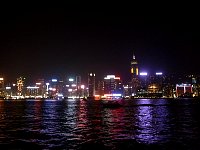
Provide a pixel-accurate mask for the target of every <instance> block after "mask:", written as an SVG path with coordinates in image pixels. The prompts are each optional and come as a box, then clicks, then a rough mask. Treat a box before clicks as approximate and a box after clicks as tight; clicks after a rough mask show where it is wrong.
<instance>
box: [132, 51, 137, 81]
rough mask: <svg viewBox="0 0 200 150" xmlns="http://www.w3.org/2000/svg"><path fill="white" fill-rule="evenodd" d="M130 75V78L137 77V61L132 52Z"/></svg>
mask: <svg viewBox="0 0 200 150" xmlns="http://www.w3.org/2000/svg"><path fill="white" fill-rule="evenodd" d="M131 75H132V78H136V77H138V62H137V60H136V59H135V55H134V54H133V59H132V61H131Z"/></svg>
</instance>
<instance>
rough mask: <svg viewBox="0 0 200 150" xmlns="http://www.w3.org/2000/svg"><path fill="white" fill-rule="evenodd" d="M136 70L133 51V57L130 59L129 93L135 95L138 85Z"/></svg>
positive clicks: (136, 64)
mask: <svg viewBox="0 0 200 150" xmlns="http://www.w3.org/2000/svg"><path fill="white" fill-rule="evenodd" d="M138 72H139V70H138V62H137V60H136V59H135V55H134V53H133V59H132V61H131V95H135V94H136V92H137V89H138V87H139V79H138V74H139V73H138Z"/></svg>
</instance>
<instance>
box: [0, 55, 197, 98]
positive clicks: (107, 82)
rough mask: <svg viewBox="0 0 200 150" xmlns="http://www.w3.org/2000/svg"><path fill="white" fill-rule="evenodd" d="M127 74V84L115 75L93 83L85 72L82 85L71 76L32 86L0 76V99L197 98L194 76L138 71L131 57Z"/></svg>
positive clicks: (94, 77)
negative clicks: (5, 79)
mask: <svg viewBox="0 0 200 150" xmlns="http://www.w3.org/2000/svg"><path fill="white" fill-rule="evenodd" d="M130 75H131V78H130V80H129V82H127V83H124V82H123V80H122V79H121V77H119V76H116V75H105V76H104V77H102V79H101V80H96V74H95V73H94V72H91V73H88V77H87V81H86V82H85V81H84V82H82V80H81V76H75V77H69V78H66V79H65V80H63V79H57V78H53V79H50V80H45V79H38V80H37V81H36V82H35V83H34V84H32V85H27V83H26V78H24V77H19V78H17V79H16V82H14V83H5V81H4V77H0V97H2V98H6V99H21V98H54V99H55V98H56V99H63V98H82V97H87V98H95V99H101V98H113V97H115V98H121V97H124V98H133V97H134V98H161V97H162V98H176V97H199V96H200V82H199V81H200V77H199V76H198V75H175V74H170V75H166V74H163V73H162V72H155V73H154V74H149V73H148V72H140V68H139V65H138V62H137V60H136V58H135V55H133V58H132V60H131V63H130ZM83 83H86V84H83Z"/></svg>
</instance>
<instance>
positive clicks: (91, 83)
mask: <svg viewBox="0 0 200 150" xmlns="http://www.w3.org/2000/svg"><path fill="white" fill-rule="evenodd" d="M88 96H89V97H94V96H95V73H89V74H88Z"/></svg>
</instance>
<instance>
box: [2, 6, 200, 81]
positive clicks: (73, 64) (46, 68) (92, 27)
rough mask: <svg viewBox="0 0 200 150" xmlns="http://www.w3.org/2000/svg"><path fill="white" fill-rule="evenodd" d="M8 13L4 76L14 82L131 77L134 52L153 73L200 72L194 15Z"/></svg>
mask: <svg viewBox="0 0 200 150" xmlns="http://www.w3.org/2000/svg"><path fill="white" fill-rule="evenodd" d="M7 12H8V11H7ZM7 12H6V11H5V12H4V15H3V16H2V23H1V29H0V32H1V36H0V39H1V44H0V49H1V53H2V56H3V57H2V61H1V65H0V73H1V75H4V76H7V77H8V78H13V77H14V78H15V77H17V76H20V75H25V76H33V77H34V78H36V79H37V78H47V77H49V76H51V75H65V74H70V75H77V74H80V75H81V76H84V75H86V74H87V73H89V72H95V73H96V74H99V75H100V76H102V75H104V74H117V75H120V76H122V77H123V78H125V77H126V76H129V75H130V61H131V60H132V54H133V52H134V53H135V55H136V59H137V60H138V63H139V68H140V69H142V70H144V71H147V72H156V71H162V72H180V73H185V72H188V73H200V72H199V70H198V69H196V65H197V64H199V63H198V55H197V52H196V49H195V46H194V47H193V46H192V44H193V43H192V40H193V31H194V30H193V29H194V28H192V27H193V20H192V18H190V14H188V15H187V16H185V15H184V14H182V15H181V14H173V15H172V14H157V15H155V14H148V15H147V14H146V15H144V14H134V15H133V14H120V13H112V14H111V13H110V14H108V13H105V12H67V11H66V10H65V9H62V8H61V9H60V8H55V9H45V10H37V11H36V10H33V9H30V10H26V11H23V10H19V11H17V12H15V13H13V12H14V11H10V12H9V13H7Z"/></svg>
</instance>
